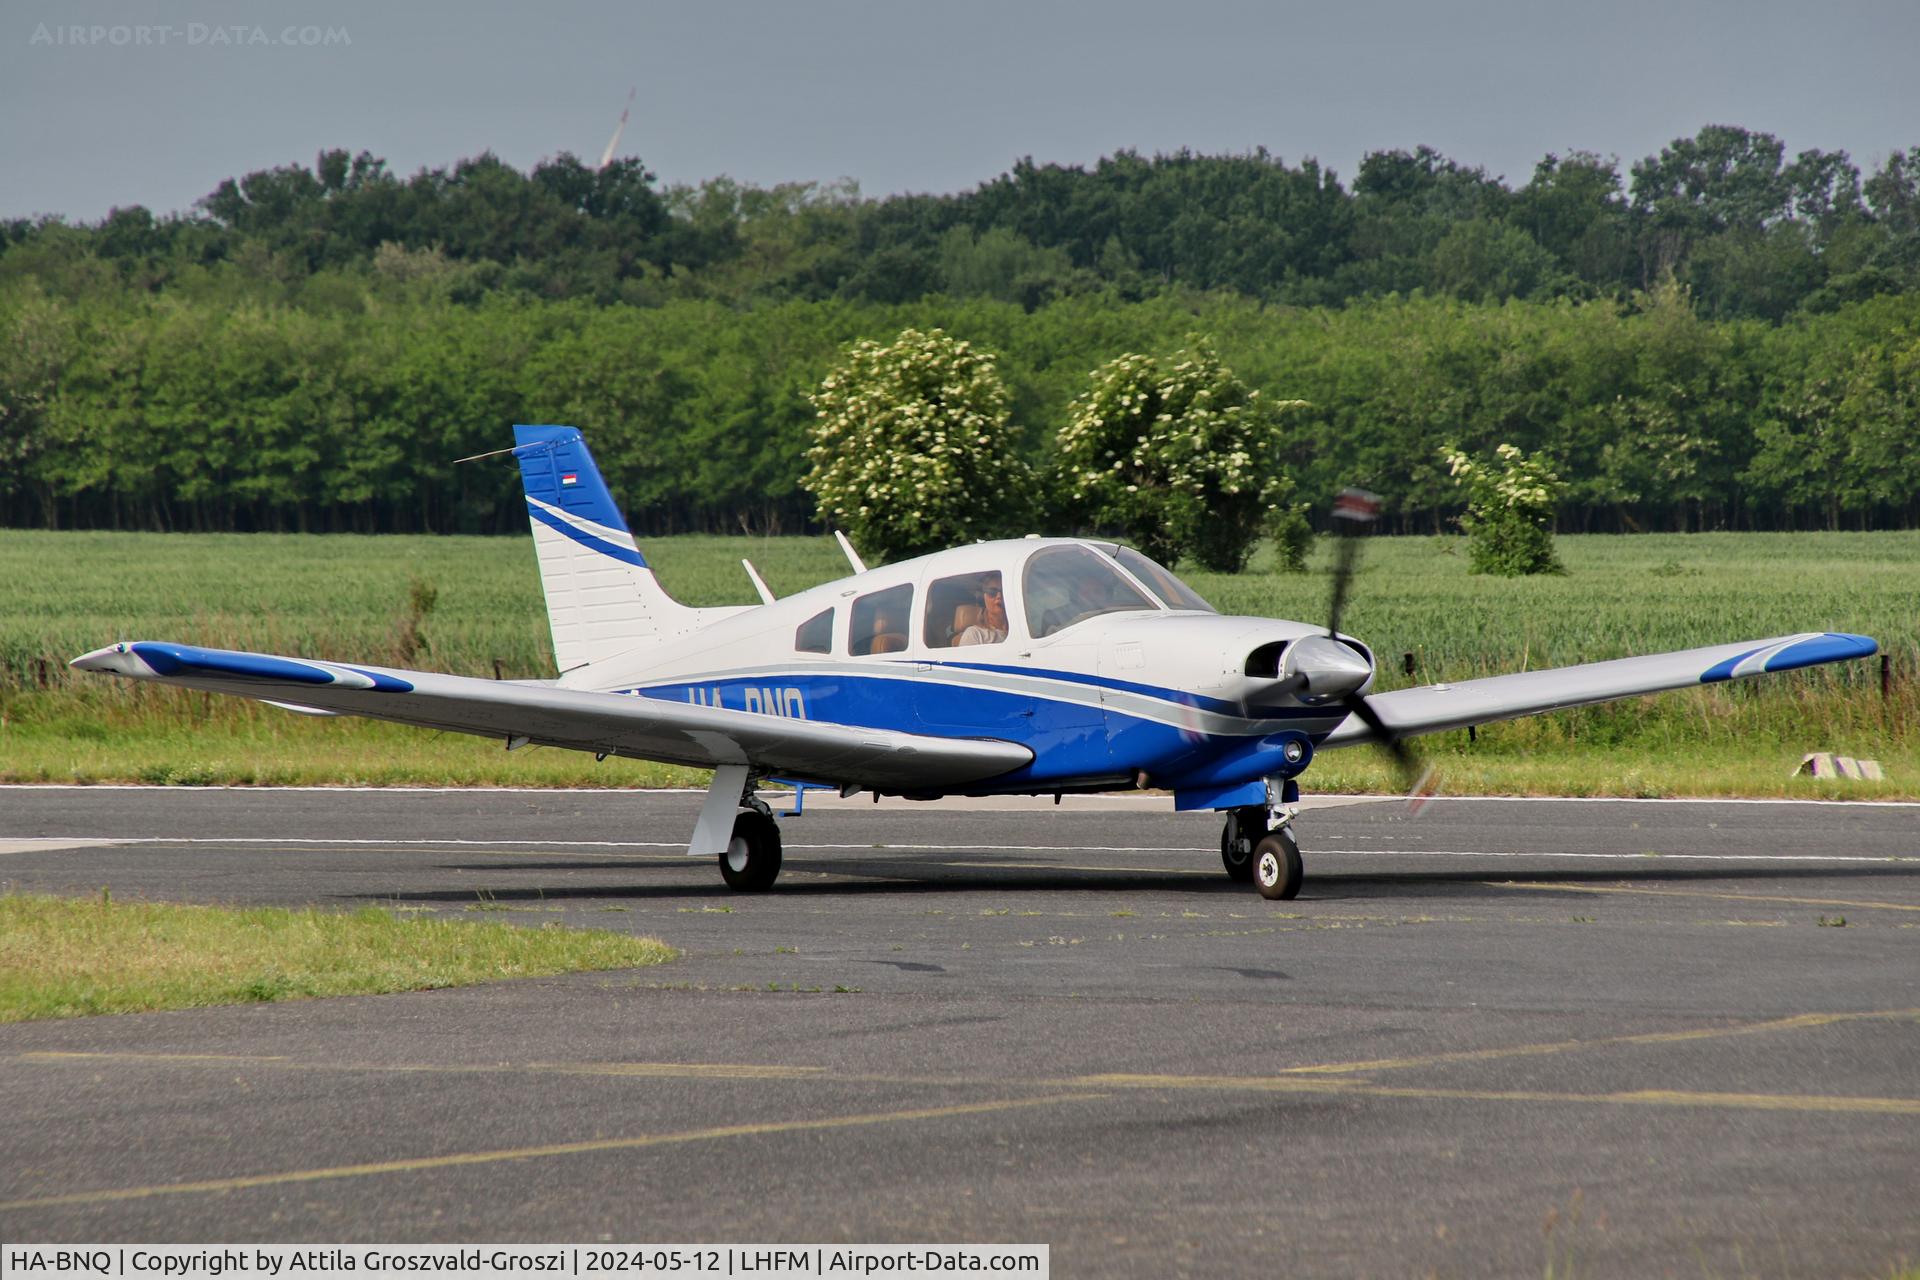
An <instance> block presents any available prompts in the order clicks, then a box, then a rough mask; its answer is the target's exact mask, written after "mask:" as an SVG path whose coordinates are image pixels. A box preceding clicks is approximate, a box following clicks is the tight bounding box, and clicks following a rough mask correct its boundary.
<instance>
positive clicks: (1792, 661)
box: [1700, 631, 1880, 684]
mask: <svg viewBox="0 0 1920 1280" xmlns="http://www.w3.org/2000/svg"><path fill="white" fill-rule="evenodd" d="M1766 649H1767V646H1765V645H1762V646H1760V647H1759V648H1756V649H1749V650H1747V651H1746V652H1745V653H1738V654H1735V655H1734V656H1733V657H1731V658H1728V659H1727V660H1726V661H1725V662H1719V663H1715V664H1714V665H1713V666H1711V667H1708V668H1707V669H1706V670H1705V671H1703V672H1702V673H1701V674H1700V683H1701V684H1717V683H1718V682H1720V681H1722V680H1731V679H1733V673H1734V672H1735V671H1736V670H1737V669H1738V668H1739V667H1740V665H1741V664H1742V663H1744V662H1747V661H1748V660H1750V659H1751V658H1753V656H1754V655H1755V654H1759V653H1764V652H1766ZM1879 651H1880V644H1879V642H1878V641H1877V640H1875V639H1874V638H1873V637H1872V636H1856V635H1851V634H1849V633H1847V632H1844V631H1829V632H1827V633H1826V634H1825V635H1818V636H1814V637H1812V638H1811V639H1808V640H1801V641H1798V642H1796V643H1794V644H1790V645H1787V646H1785V647H1784V648H1782V649H1780V650H1779V651H1778V652H1777V653H1774V654H1772V655H1770V656H1769V657H1767V658H1766V660H1765V661H1763V662H1762V663H1761V664H1760V670H1761V671H1795V670H1798V669H1799V668H1801V667H1813V666H1818V665H1820V664H1821V663H1824V662H1846V661H1848V660H1850V659H1853V658H1871V657H1872V656H1873V655H1874V654H1876V653H1878V652H1879ZM1754 674H1758V672H1755V673H1754Z"/></svg>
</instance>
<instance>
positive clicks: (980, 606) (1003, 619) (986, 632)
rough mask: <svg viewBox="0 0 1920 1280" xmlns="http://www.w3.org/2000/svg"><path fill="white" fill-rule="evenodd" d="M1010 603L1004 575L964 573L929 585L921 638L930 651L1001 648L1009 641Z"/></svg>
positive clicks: (938, 579) (998, 573)
mask: <svg viewBox="0 0 1920 1280" xmlns="http://www.w3.org/2000/svg"><path fill="white" fill-rule="evenodd" d="M1007 630H1008V627H1007V601H1006V595H1005V593H1004V591H1003V589H1002V587H1001V582H1000V571H999V570H998V569H994V570H991V571H989V572H987V573H962V574H957V575H955V576H954V577H951V578H937V579H935V580H934V581H933V582H931V583H929V584H927V614H926V617H925V618H924V619H922V620H921V635H922V636H923V637H924V638H925V640H926V645H927V647H928V648H929V649H946V648H951V647H953V646H956V645H975V644H999V643H1000V642H1001V641H1002V640H1005V639H1006V638H1007Z"/></svg>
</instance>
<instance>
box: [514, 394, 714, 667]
mask: <svg viewBox="0 0 1920 1280" xmlns="http://www.w3.org/2000/svg"><path fill="white" fill-rule="evenodd" d="M513 441H514V445H515V448H514V450H513V455H514V457H515V458H517V459H518V460H519V462H520V479H521V482H522V483H523V484H524V485H525V486H526V492H527V515H528V516H529V517H531V518H532V521H533V547H534V550H535V551H536V552H537V553H538V554H539V557H540V585H541V586H542V587H543V588H545V590H546V593H547V618H548V621H549V622H550V623H551V624H552V626H553V657H554V661H555V663H556V664H557V665H558V666H559V668H560V672H561V674H562V675H564V674H566V673H567V672H569V671H572V670H574V669H575V668H577V667H582V666H586V665H588V664H589V663H594V662H601V661H604V660H605V659H607V658H610V657H612V656H613V655H614V654H616V653H622V652H625V651H626V650H629V649H632V648H634V647H636V646H637V645H641V644H645V643H647V642H648V641H651V640H661V639H666V638H669V637H672V636H677V635H682V634H685V633H686V632H688V631H692V630H695V629H696V628H698V627H699V626H700V618H699V613H700V611H699V610H695V609H690V608H688V607H687V606H686V605H683V604H681V603H680V602H679V601H677V600H675V599H674V598H673V597H672V596H669V595H668V594H667V593H666V591H665V589H664V588H662V587H661V585H660V582H659V580H658V579H657V578H655V577H654V576H653V570H652V569H650V568H648V567H647V562H646V559H645V558H644V557H642V556H641V554H640V549H639V548H638V547H637V546H635V545H634V541H633V534H632V533H630V532H629V531H628V530H627V522H626V520H625V519H624V518H622V517H621V515H620V508H619V507H618V506H616V505H614V501H613V494H612V493H610V492H609V491H608V490H607V484H606V481H604V480H602V479H601V478H600V468H598V467H596V466H594V464H593V455H592V454H591V453H589V452H587V442H586V441H585V440H583V439H581V437H580V433H579V432H578V431H577V430H575V429H574V428H572V427H528V426H516V427H514V429H513Z"/></svg>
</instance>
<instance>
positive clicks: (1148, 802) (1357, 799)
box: [0, 782, 1920, 813]
mask: <svg viewBox="0 0 1920 1280" xmlns="http://www.w3.org/2000/svg"><path fill="white" fill-rule="evenodd" d="M7 791H143V792H146V793H148V794H149V795H195V794H201V793H205V792H209V791H220V792H235V791H237V792H268V791H321V792H363V791H364V792H394V793H400V794H407V795H492V794H498V795H546V796H605V797H607V798H609V799H613V798H617V797H619V796H632V795H643V796H664V795H683V796H687V797H689V798H695V797H699V796H702V795H705V794H706V788H704V787H408V786H397V787H359V786H204V787H200V786H194V787H183V786H159V785H154V784H151V783H143V782H99V783H85V782H13V783H4V784H0V794H4V793H5V792H7ZM766 794H767V795H768V796H783V795H790V794H791V793H790V792H786V791H780V790H772V791H768V792H767V793H766ZM808 795H809V797H810V798H809V799H808V801H807V803H808V804H811V805H819V804H822V803H825V804H829V805H833V806H835V807H838V806H840V805H842V804H845V805H847V806H848V807H853V806H856V805H858V806H862V807H865V808H875V807H879V808H889V807H892V808H895V809H905V810H907V811H909V812H911V811H913V810H920V811H923V812H935V813H937V812H939V811H941V808H942V806H946V807H948V809H952V808H955V807H959V806H961V805H966V804H973V803H984V802H1004V801H1007V800H1030V801H1033V802H1035V803H1036V804H1039V805H1041V806H1042V807H1045V808H1049V809H1051V808H1053V807H1054V805H1053V796H1052V794H1051V793H1048V794H1046V795H1042V796H952V797H949V798H948V799H946V800H901V799H899V798H898V797H887V798H886V799H885V800H884V802H883V803H882V804H881V805H879V806H875V805H874V803H873V799H872V797H871V796H870V795H866V794H862V795H859V796H855V797H853V798H851V799H849V800H845V801H842V800H841V799H840V797H839V796H838V795H831V796H829V795H826V794H823V793H818V792H809V793H808ZM1405 800H1406V797H1405V796H1403V795H1359V794H1352V793H1348V792H1332V791H1328V792H1310V793H1308V795H1307V796H1306V801H1307V802H1308V803H1312V802H1314V801H1321V802H1325V803H1332V804H1371V803H1380V804H1391V803H1399V802H1404V801H1405ZM1076 801H1080V802H1082V803H1087V802H1093V803H1100V804H1116V805H1123V806H1127V807H1141V808H1152V807H1155V806H1162V807H1167V808H1169V811H1171V806H1172V804H1173V797H1171V796H1167V795H1133V794H1126V793H1121V794H1116V795H1086V796H1067V797H1066V798H1065V801H1064V803H1063V804H1062V805H1061V807H1062V808H1068V807H1071V806H1072V805H1073V804H1074V803H1075V802H1076ZM1483 802H1484V803H1492V804H1741V805H1824V806H1827V807H1829V808H1871V809H1920V800H1814V799H1806V800H1800V799H1795V798H1793V797H1791V796H1758V797H1745V796H1430V797H1428V799H1427V801H1426V803H1427V804H1429V805H1435V804H1478V803H1483Z"/></svg>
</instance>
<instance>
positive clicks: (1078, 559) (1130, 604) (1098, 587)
mask: <svg viewBox="0 0 1920 1280" xmlns="http://www.w3.org/2000/svg"><path fill="white" fill-rule="evenodd" d="M1021 598H1022V599H1023V600H1024V601H1025V602H1026V606H1027V625H1028V626H1029V627H1030V628H1031V629H1032V631H1033V638H1034V639H1036V640H1043V639H1045V638H1046V637H1048V636H1050V635H1053V634H1054V633H1055V632H1058V631H1064V630H1065V629H1066V628H1068V627H1070V626H1072V625H1073V624H1074V623H1076V622H1084V621H1085V620H1086V619H1088V618H1094V617H1098V616H1099V615H1101V614H1103V613H1128V612H1133V611H1137V610H1140V609H1153V608H1154V604H1153V601H1151V600H1149V599H1147V598H1146V597H1145V596H1143V595H1141V594H1140V592H1139V591H1138V590H1137V589H1136V588H1135V587H1134V586H1133V585H1132V584H1131V583H1129V582H1128V581H1127V580H1126V579H1125V578H1123V577H1121V576H1120V574H1119V573H1118V572H1116V571H1115V570H1114V567H1113V566H1112V565H1111V564H1108V563H1107V562H1106V561H1105V560H1103V559H1101V558H1100V557H1099V556H1097V555H1095V554H1094V553H1093V552H1091V551H1089V550H1087V549H1086V548H1085V547H1077V546H1059V547H1047V548H1045V549H1043V550H1040V551H1036V552H1034V553H1033V557H1032V558H1031V559H1030V560H1028V561H1027V568H1026V572H1025V573H1024V574H1023V575H1022V580H1021Z"/></svg>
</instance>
